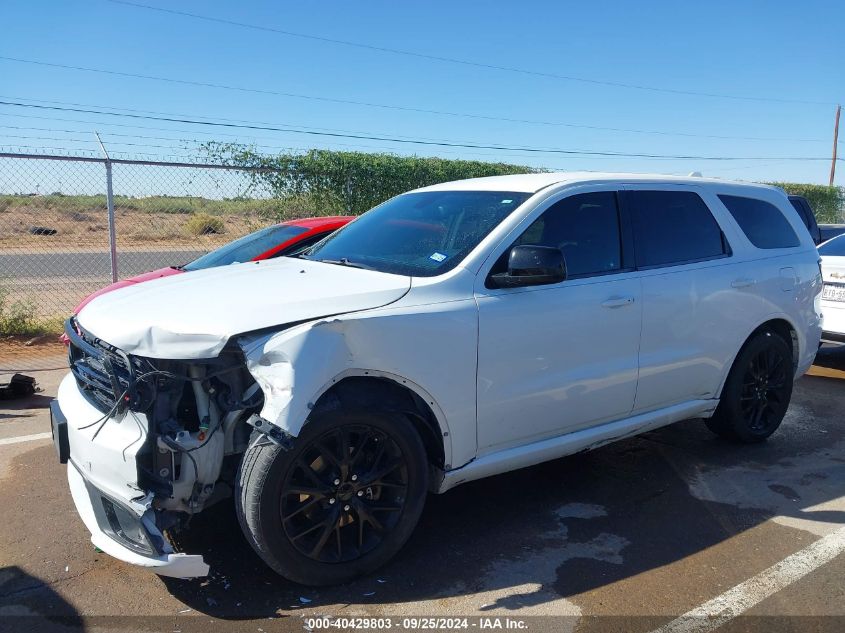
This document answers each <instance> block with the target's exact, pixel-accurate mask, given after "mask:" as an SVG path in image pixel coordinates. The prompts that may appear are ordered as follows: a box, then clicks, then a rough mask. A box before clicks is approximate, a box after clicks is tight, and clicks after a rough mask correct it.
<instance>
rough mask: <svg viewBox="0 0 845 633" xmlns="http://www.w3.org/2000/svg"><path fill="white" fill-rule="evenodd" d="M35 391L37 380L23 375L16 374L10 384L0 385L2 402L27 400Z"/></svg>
mask: <svg viewBox="0 0 845 633" xmlns="http://www.w3.org/2000/svg"><path fill="white" fill-rule="evenodd" d="M35 391H36V382H35V378H33V377H32V376H24V375H23V374H14V375H13V376H12V379H11V380H10V381H9V382H5V383H0V400H11V399H13V398H26V397H27V396H31V395H32V394H34V393H35Z"/></svg>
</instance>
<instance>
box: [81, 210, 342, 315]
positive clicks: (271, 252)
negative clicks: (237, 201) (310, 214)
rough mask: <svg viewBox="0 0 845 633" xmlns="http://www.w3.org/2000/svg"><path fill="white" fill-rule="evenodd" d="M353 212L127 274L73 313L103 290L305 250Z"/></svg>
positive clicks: (272, 229)
mask: <svg viewBox="0 0 845 633" xmlns="http://www.w3.org/2000/svg"><path fill="white" fill-rule="evenodd" d="M353 217H354V216H351V215H341V216H326V217H320V218H304V219H301V220H289V221H287V222H280V223H279V224H274V225H273V226H268V227H267V228H264V229H260V230H258V231H255V232H254V233H250V234H249V235H245V236H243V237H242V238H240V239H237V240H235V241H234V242H230V243H229V244H226V245H225V246H221V247H220V248H217V249H215V250H213V251H211V252H210V253H206V254H205V255H203V256H202V257H200V258H198V259H195V260H194V261H192V262H191V263H189V264H185V265H184V266H170V267H167V268H159V269H158V270H152V271H150V272H148V273H141V274H140V275H135V276H134V277H127V278H126V279H121V280H120V281H116V282H115V283H113V284H109V285H108V286H106V287H105V288H100V289H99V290H97V291H96V292H93V293H91V294H90V295H88V296H87V297H85V298H84V299H83V300H82V302H81V303H80V304H79V305H78V306H76V308H75V309H74V311H73V313H74V314H77V313H78V312H79V311H80V310H81V309H82V308H84V307H85V306H86V305H87V304H88V302H90V301H91V300H92V299H94V298H95V297H99V296H100V295H102V294H105V293H107V292H111V291H112V290H117V289H118V288H124V287H126V286H131V285H132V284H138V283H141V282H144V281H149V280H150V279H158V278H159V277H169V276H170V275H179V274H181V273H186V272H190V271H192V270H202V269H204V268H213V267H215V266H226V265H227V264H233V263H235V262H248V261H258V260H260V259H270V258H272V257H281V256H283V255H290V254H292V253H295V252H296V251H299V250H302V249H304V248H307V247H308V246H311V245H312V244H315V243H316V242H318V241H320V240H321V239H323V238H324V237H326V236H327V235H329V234H330V233H333V232H334V231H336V230H337V229H339V228H340V227H342V226H343V225H345V224H347V223H348V222H350V221H351V220H352V219H353Z"/></svg>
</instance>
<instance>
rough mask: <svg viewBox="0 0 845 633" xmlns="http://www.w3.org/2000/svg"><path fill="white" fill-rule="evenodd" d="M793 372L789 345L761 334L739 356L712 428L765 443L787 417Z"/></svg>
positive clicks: (710, 423) (774, 336) (725, 434)
mask: <svg viewBox="0 0 845 633" xmlns="http://www.w3.org/2000/svg"><path fill="white" fill-rule="evenodd" d="M793 373H794V366H793V360H792V349H791V348H790V346H789V345H788V344H787V342H786V341H784V340H783V339H782V338H781V337H780V336H778V335H777V334H775V333H773V332H771V331H769V330H763V331H761V332H758V333H757V334H756V335H754V337H752V338H751V339H750V340H749V341H748V342H747V343H746V344H745V345H744V346H743V348H742V349H741V350H740V352H739V354H737V357H736V360H735V361H734V364H733V367H731V371H730V373H729V374H728V378H727V380H726V381H725V385H724V387H723V388H722V395H721V398H720V399H719V406H718V407H717V408H716V412H715V413H714V414H713V417H712V418H710V419H709V420H707V426H708V428H709V429H710V430H711V431H713V432H714V433H716V434H717V435H720V436H722V437H726V438H730V439H735V440H739V441H742V442H748V443H752V442H760V441H762V440H765V439H766V438H767V437H769V436H770V435H771V434H772V433H774V432H775V431H776V430H777V428H778V427H779V426H780V424H781V422H782V421H783V418H784V416H785V415H786V410H787V408H788V407H789V401H790V398H791V397H792V380H793Z"/></svg>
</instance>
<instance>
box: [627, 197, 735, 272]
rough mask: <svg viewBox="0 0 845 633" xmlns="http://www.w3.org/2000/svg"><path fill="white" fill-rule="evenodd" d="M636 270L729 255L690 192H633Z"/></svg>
mask: <svg viewBox="0 0 845 633" xmlns="http://www.w3.org/2000/svg"><path fill="white" fill-rule="evenodd" d="M628 199H629V200H630V203H631V208H632V217H633V228H634V245H635V252H636V260H637V267H638V268H653V267H657V266H673V265H679V264H688V263H691V262H697V261H704V260H707V259H714V258H717V257H725V256H726V255H729V254H730V247H729V246H728V244H727V241H726V240H725V236H724V235H723V234H722V230H721V228H720V227H719V224H718V223H717V222H716V220H715V219H714V218H713V215H712V214H711V213H710V209H709V208H708V207H707V205H706V204H705V203H704V200H702V199H701V197H700V196H699V195H698V194H697V193H694V192H692V191H632V192H629V194H628Z"/></svg>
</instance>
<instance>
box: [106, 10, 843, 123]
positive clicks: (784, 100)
mask: <svg viewBox="0 0 845 633" xmlns="http://www.w3.org/2000/svg"><path fill="white" fill-rule="evenodd" d="M106 1H107V2H111V3H113V4H122V5H126V6H130V7H135V8H138V9H147V10H150V11H158V12H160V13H169V14H171V15H178V16H181V17H187V18H193V19H196V20H204V21H206V22H216V23H218V24H227V25H229V26H237V27H240V28H245V29H252V30H256V31H264V32H267V33H275V34H277V35H284V36H287V37H295V38H300V39H306V40H312V41H316V42H323V43H328V44H337V45H340V46H350V47H354V48H360V49H364V50H369V51H374V52H379V53H390V54H393V55H403V56H406V57H415V58H417V59H425V60H429V61H437V62H443V63H448V64H459V65H461V66H470V67H473V68H485V69H488V70H497V71H502V72H509V73H518V74H521V75H529V76H533V77H544V78H546V79H559V80H563V81H572V82H578V83H583V84H590V85H596V86H606V87H611V88H625V89H629V90H642V91H648V92H661V93H666V94H674V95H682V96H693V97H707V98H714V99H733V100H740V101H758V102H759V101H764V102H771V103H795V104H803V105H825V106H829V105H834V104H832V103H831V102H827V101H810V100H806V99H788V98H781V97H754V96H747V95H731V94H724V93H714V92H700V91H697V90H680V89H675V88H664V87H659V86H648V85H643V84H630V83H624V82H619V81H608V80H603V79H593V78H589V77H578V76H574V75H561V74H557V73H550V72H543V71H538V70H531V69H527V68H518V67H515V66H501V65H498V64H489V63H484V62H478V61H472V60H468V59H460V58H457V57H446V56H442V55H433V54H429V53H419V52H415V51H409V50H404V49H399V48H391V47H387V46H375V45H372V44H364V43H361V42H353V41H350V40H340V39H335V38H330V37H323V36H319V35H311V34H307V33H298V32H296V31H288V30H284V29H278V28H275V27H270V26H264V25H259V24H250V23H247V22H238V21H235V20H228V19H225V18H216V17H213V16H208V15H201V14H198V13H189V12H187V11H177V10H175V9H165V8H162V7H155V6H151V5H148V4H142V3H140V2H129V1H128V0H106Z"/></svg>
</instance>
